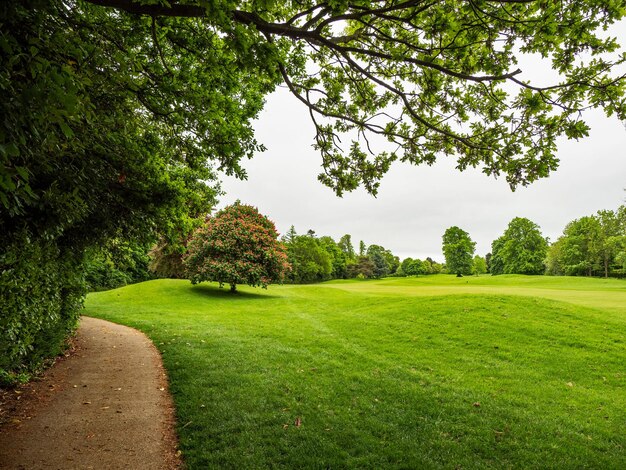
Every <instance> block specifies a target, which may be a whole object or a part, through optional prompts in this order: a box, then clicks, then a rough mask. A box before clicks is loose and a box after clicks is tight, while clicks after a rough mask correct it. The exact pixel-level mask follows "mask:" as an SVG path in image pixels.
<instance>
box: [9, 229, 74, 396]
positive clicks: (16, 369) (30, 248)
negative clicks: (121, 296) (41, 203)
mask: <svg viewBox="0 0 626 470" xmlns="http://www.w3.org/2000/svg"><path fill="white" fill-rule="evenodd" d="M0 241H2V242H3V245H4V246H3V247H2V250H1V251H0V306H1V307H0V309H1V313H0V384H4V385H6V384H9V383H13V382H16V381H23V380H25V379H27V378H28V376H29V375H30V374H31V373H32V372H33V371H35V370H37V369H38V368H39V367H41V366H42V364H43V363H44V361H45V360H46V359H47V358H50V357H54V356H55V355H58V354H59V353H60V352H61V351H62V350H63V348H64V346H65V345H66V342H67V338H68V337H69V336H70V335H71V333H72V332H73V331H74V330H75V329H76V327H77V325H78V318H79V315H80V310H81V308H82V302H83V299H84V295H85V292H86V289H85V283H84V281H83V275H82V269H81V261H82V255H79V254H76V253H73V252H72V251H71V250H68V249H63V248H61V247H59V246H57V244H56V241H54V240H46V239H37V238H34V237H33V236H32V235H31V234H30V233H28V231H27V230H22V231H18V232H17V233H15V232H14V233H13V235H12V236H11V238H10V239H7V238H5V237H0Z"/></svg>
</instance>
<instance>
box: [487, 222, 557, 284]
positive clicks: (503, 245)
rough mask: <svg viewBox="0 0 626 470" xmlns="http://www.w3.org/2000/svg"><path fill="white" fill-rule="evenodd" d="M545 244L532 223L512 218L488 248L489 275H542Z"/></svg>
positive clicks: (546, 242) (545, 252)
mask: <svg viewBox="0 0 626 470" xmlns="http://www.w3.org/2000/svg"><path fill="white" fill-rule="evenodd" d="M547 251H548V241H547V240H546V239H545V238H544V237H543V235H542V234H541V232H540V230H539V226H538V225H537V224H535V223H534V222H532V221H530V220H528V219H526V218H523V217H515V218H514V219H513V220H511V222H509V225H508V227H507V229H506V230H505V231H504V234H503V235H502V236H501V237H499V238H498V239H497V240H495V241H494V242H493V243H492V245H491V252H492V257H491V264H492V271H491V272H492V274H543V273H544V271H545V265H544V262H545V259H546V254H547Z"/></svg>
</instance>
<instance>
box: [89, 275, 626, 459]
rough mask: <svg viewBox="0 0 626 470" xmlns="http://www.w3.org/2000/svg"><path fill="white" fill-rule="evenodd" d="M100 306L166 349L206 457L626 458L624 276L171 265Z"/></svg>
mask: <svg viewBox="0 0 626 470" xmlns="http://www.w3.org/2000/svg"><path fill="white" fill-rule="evenodd" d="M85 313H86V314H87V315H91V316H96V317H99V318H105V319H108V320H111V321H115V322H119V323H124V324H127V325H130V326H134V327H137V328H139V329H141V330H143V331H145V332H146V333H147V334H148V335H149V336H150V337H151V338H152V339H153V340H154V342H155V344H156V345H157V346H158V347H159V349H160V350H161V351H162V353H163V359H164V362H165V365H166V368H167V369H168V372H169V375H170V382H171V390H172V393H173V395H174V400H175V402H176V408H177V415H178V432H179V435H180V446H181V449H182V452H183V456H184V458H185V461H186V463H187V465H188V467H189V468H192V469H193V468H216V467H218V468H585V467H593V468H626V434H625V433H624V429H625V425H626V282H621V281H614V280H613V281H601V280H594V279H575V278H548V277H545V278H544V277H522V276H499V277H494V278H492V277H479V278H461V279H457V278H455V277H453V276H434V277H426V278H417V279H385V280H381V281H369V282H356V281H337V282H331V283H325V284H321V285H315V286H276V287H270V289H269V290H267V291H262V290H255V289H249V288H241V292H240V293H239V294H237V295H234V296H233V295H231V294H229V293H228V292H227V291H225V290H220V289H218V288H217V286H214V285H208V284H207V285H199V286H191V285H190V284H189V282H187V281H174V280H159V281H151V282H147V283H143V284H138V285H134V286H128V287H125V288H122V289H117V290H114V291H108V292H101V293H94V294H90V295H89V297H88V299H87V304H86V311H85ZM297 422H299V423H301V424H300V425H299V426H297V425H296V423H297Z"/></svg>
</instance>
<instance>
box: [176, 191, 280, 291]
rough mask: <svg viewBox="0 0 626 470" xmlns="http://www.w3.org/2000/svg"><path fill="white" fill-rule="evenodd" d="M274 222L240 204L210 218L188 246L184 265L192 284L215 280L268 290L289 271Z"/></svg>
mask: <svg viewBox="0 0 626 470" xmlns="http://www.w3.org/2000/svg"><path fill="white" fill-rule="evenodd" d="M277 238H278V233H277V232H276V228H275V227H274V223H273V222H271V221H270V220H269V219H268V218H267V217H265V216H263V215H261V214H260V213H259V211H258V210H257V209H256V208H255V207H252V206H249V205H245V204H241V203H239V202H237V203H235V204H233V205H232V206H228V207H226V208H224V209H222V210H221V211H219V212H218V213H217V214H215V216H213V217H209V218H207V220H206V223H205V224H204V226H202V227H200V228H198V229H197V230H196V232H195V233H194V234H193V236H192V238H191V240H190V241H189V244H188V246H187V253H186V254H185V256H184V259H183V262H184V264H185V267H186V269H187V273H188V276H189V279H190V280H191V282H192V283H193V284H196V283H198V282H203V281H216V282H219V283H220V285H221V284H229V285H230V288H231V291H235V290H236V287H237V284H248V285H250V286H254V287H256V286H261V287H263V288H266V287H267V286H268V284H271V283H272V282H280V281H282V280H283V278H284V275H285V273H286V272H287V271H288V270H289V269H290V267H289V263H288V262H287V254H286V250H285V247H284V245H283V244H282V243H279V242H278V240H277Z"/></svg>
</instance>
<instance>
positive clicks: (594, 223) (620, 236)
mask: <svg viewBox="0 0 626 470" xmlns="http://www.w3.org/2000/svg"><path fill="white" fill-rule="evenodd" d="M624 257H626V206H621V207H619V208H618V209H617V210H616V211H609V210H602V211H598V213H597V214H596V215H591V216H585V217H581V218H580V219H576V220H574V221H572V222H570V223H569V224H567V226H566V227H565V229H564V230H563V235H562V236H561V237H559V239H558V240H557V241H556V242H554V243H553V244H552V246H551V247H550V249H549V250H548V255H547V273H548V274H553V275H568V276H604V277H609V276H623V275H624V274H626V272H625V271H624V269H625V268H624V263H623V260H624Z"/></svg>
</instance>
